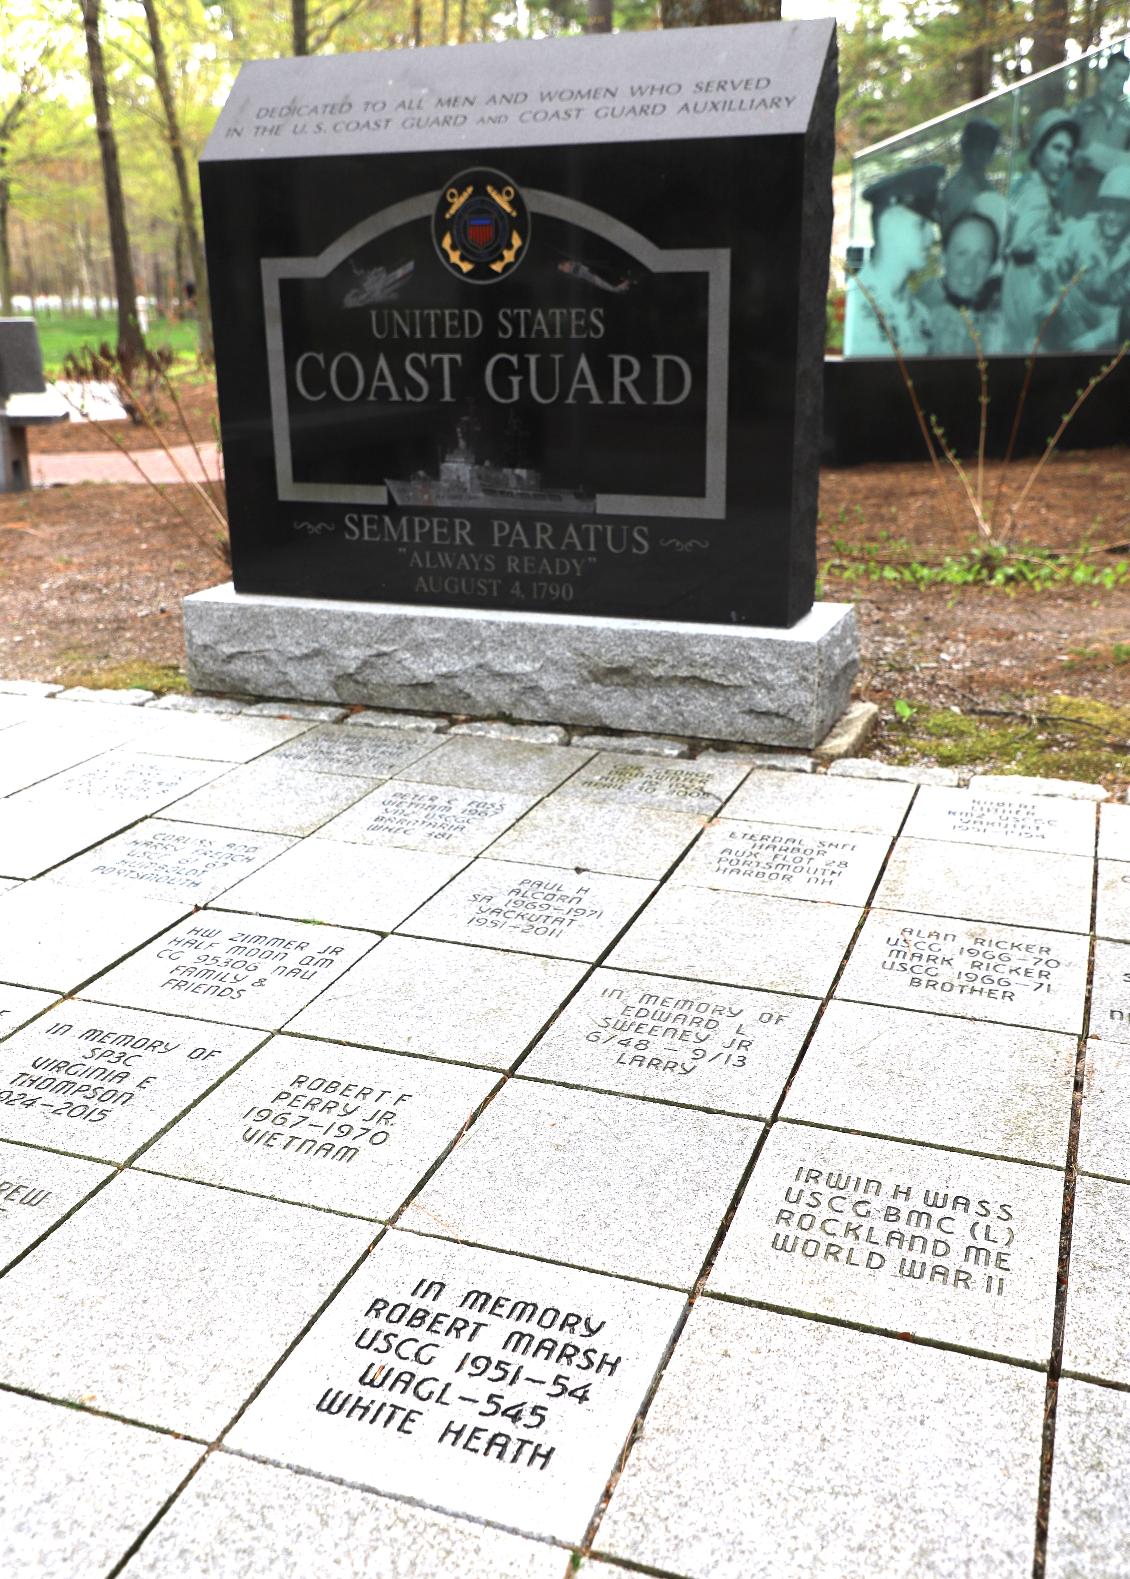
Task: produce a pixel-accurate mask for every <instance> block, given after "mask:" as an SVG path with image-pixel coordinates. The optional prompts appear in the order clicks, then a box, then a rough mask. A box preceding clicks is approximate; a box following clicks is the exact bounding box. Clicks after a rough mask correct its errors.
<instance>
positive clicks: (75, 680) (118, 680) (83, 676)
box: [59, 653, 189, 695]
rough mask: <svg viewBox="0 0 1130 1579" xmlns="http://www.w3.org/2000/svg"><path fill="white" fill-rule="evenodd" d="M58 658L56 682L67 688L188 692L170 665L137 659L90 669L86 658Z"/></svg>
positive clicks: (175, 668)
mask: <svg viewBox="0 0 1130 1579" xmlns="http://www.w3.org/2000/svg"><path fill="white" fill-rule="evenodd" d="M61 657H62V659H63V663H64V669H63V673H62V674H61V675H60V676H59V679H60V680H61V681H63V682H64V683H65V684H67V685H85V686H87V687H88V688H89V689H90V690H92V691H117V690H124V689H127V688H129V687H133V686H136V687H137V688H138V689H140V690H142V691H156V692H157V693H158V694H159V695H164V694H165V693H166V692H168V691H182V692H183V691H187V690H188V689H189V684H188V681H187V679H186V678H185V676H184V675H183V674H182V673H181V671H180V670H179V669H178V668H177V667H176V666H175V665H174V664H160V663H148V662H146V661H145V660H144V659H140V660H134V661H132V662H128V663H115V664H110V665H108V666H106V667H104V668H103V667H101V666H100V667H98V668H94V667H90V664H91V659H90V658H89V657H88V656H85V655H82V654H76V653H65V654H62V655H61Z"/></svg>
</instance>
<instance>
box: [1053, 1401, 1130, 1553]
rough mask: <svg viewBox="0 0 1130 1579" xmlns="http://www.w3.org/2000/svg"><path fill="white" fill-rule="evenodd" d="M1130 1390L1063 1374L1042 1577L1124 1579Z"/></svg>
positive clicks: (1129, 1483) (1129, 1482)
mask: <svg viewBox="0 0 1130 1579" xmlns="http://www.w3.org/2000/svg"><path fill="white" fill-rule="evenodd" d="M1127 1508H1130V1394H1127V1393H1122V1392H1116V1391H1115V1390H1114V1389H1113V1388H1111V1387H1093V1386H1091V1385H1090V1384H1089V1383H1087V1382H1076V1381H1071V1380H1070V1379H1068V1378H1066V1377H1065V1378H1064V1379H1063V1380H1062V1381H1061V1382H1060V1384H1059V1389H1058V1402H1057V1404H1056V1415H1055V1458H1054V1461H1053V1464H1052V1497H1051V1508H1050V1510H1049V1514H1048V1555H1047V1568H1046V1570H1045V1571H1046V1574H1047V1579H1099V1576H1100V1575H1102V1579H1124V1576H1125V1575H1126V1573H1127V1546H1126V1510H1127Z"/></svg>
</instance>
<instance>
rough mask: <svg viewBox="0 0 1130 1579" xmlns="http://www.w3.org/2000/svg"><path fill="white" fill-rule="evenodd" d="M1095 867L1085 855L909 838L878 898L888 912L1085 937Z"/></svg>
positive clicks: (885, 875)
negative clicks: (963, 918)
mask: <svg viewBox="0 0 1130 1579" xmlns="http://www.w3.org/2000/svg"><path fill="white" fill-rule="evenodd" d="M1092 876H1093V864H1092V862H1091V859H1090V857H1089V856H1085V855H1056V854H1054V853H1052V852H1048V851H1046V852H1044V853H1043V854H1042V855H1041V856H1040V857H1039V859H1038V860H1036V861H1033V859H1032V856H1031V854H1030V853H1029V852H1028V851H1027V850H1001V849H996V848H993V847H990V846H987V845H965V844H958V843H955V842H954V841H952V840H943V839H911V838H902V839H900V840H899V842H898V843H897V844H896V845H895V848H894V850H893V851H892V853H891V858H890V860H889V862H888V863H887V869H886V871H885V872H884V873H883V879H882V882H881V883H880V884H879V889H878V892H877V893H876V895H875V903H876V905H878V906H880V907H881V908H882V909H884V910H911V911H914V912H916V913H918V914H924V915H935V916H969V917H972V918H973V919H975V920H978V921H995V922H1000V923H1002V924H1003V925H1005V926H1016V927H1023V926H1028V927H1055V928H1056V929H1057V930H1063V931H1064V932H1086V931H1088V930H1089V929H1090V925H1091V884H1092Z"/></svg>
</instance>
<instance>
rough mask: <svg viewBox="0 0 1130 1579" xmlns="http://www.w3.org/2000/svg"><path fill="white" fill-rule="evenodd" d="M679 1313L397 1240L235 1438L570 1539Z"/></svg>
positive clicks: (492, 1259)
mask: <svg viewBox="0 0 1130 1579" xmlns="http://www.w3.org/2000/svg"><path fill="white" fill-rule="evenodd" d="M682 1308H683V1300H682V1296H681V1295H678V1294H674V1293H671V1292H670V1291H668V1290H664V1289H656V1288H648V1287H646V1286H644V1285H642V1284H635V1283H625V1282H622V1281H621V1280H619V1279H617V1278H607V1277H596V1276H594V1275H592V1274H591V1273H586V1272H578V1271H574V1270H571V1269H566V1268H563V1267H555V1266H546V1265H544V1264H543V1263H540V1262H535V1261H527V1260H524V1259H522V1258H519V1257H516V1256H503V1255H497V1254H492V1253H491V1252H490V1251H489V1250H480V1249H476V1248H473V1247H471V1246H465V1245H452V1244H448V1243H445V1242H444V1241H442V1240H436V1239H423V1238H419V1237H417V1236H415V1235H408V1234H400V1233H396V1232H395V1231H394V1232H392V1233H389V1234H387V1235H386V1236H385V1238H384V1239H382V1240H381V1243H380V1244H379V1245H378V1246H377V1249H376V1250H375V1251H374V1253H373V1254H372V1255H371V1256H370V1257H369V1258H368V1260H367V1261H366V1262H365V1264H364V1265H363V1266H362V1267H361V1268H360V1269H359V1271H358V1272H357V1273H356V1274H355V1275H354V1276H353V1277H352V1278H351V1279H350V1280H349V1282H348V1283H346V1285H345V1287H344V1288H343V1289H342V1290H341V1291H340V1293H338V1294H337V1295H336V1297H335V1298H334V1300H333V1302H332V1303H331V1304H330V1306H329V1308H328V1309H327V1310H326V1311H325V1313H324V1314H323V1315H322V1316H320V1317H319V1319H318V1320H317V1321H316V1322H315V1324H314V1326H313V1328H312V1329H311V1330H310V1332H309V1333H308V1334H307V1335H306V1336H305V1337H304V1338H303V1340H302V1342H301V1343H300V1344H299V1345H298V1347H297V1348H296V1350H295V1351H294V1353H293V1354H292V1355H291V1356H290V1357H289V1358H288V1360H287V1361H286V1362H285V1363H284V1365H283V1366H282V1367H281V1369H280V1370H279V1372H278V1374H277V1375H276V1376H274V1377H273V1378H272V1380H271V1381H270V1382H269V1383H268V1385H267V1387H266V1388H264V1390H263V1392H262V1394H261V1395H260V1396H259V1397H258V1398H257V1399H256V1400H255V1402H254V1403H253V1404H252V1405H251V1407H250V1408H249V1409H248V1411H247V1413H246V1414H245V1415H244V1416H243V1418H242V1419H241V1420H240V1421H239V1422H238V1424H237V1425H236V1426H235V1428H234V1429H233V1430H232V1432H231V1433H230V1435H229V1437H228V1442H229V1444H230V1445H231V1446H233V1447H235V1448H238V1449H240V1450H241V1451H244V1452H248V1453H252V1454H255V1455H256V1456H259V1457H263V1458H268V1459H271V1460H273V1461H274V1462H276V1463H285V1464H294V1465H298V1466H300V1467H302V1468H306V1469H312V1470H314V1471H316V1472H317V1473H319V1474H323V1475H327V1476H329V1477H334V1478H341V1479H347V1480H349V1481H352V1482H353V1483H354V1484H357V1483H360V1484H362V1485H365V1486H371V1487H373V1488H374V1489H375V1490H378V1491H387V1492H392V1493H394V1494H396V1495H399V1496H405V1497H409V1498H412V1499H420V1500H424V1501H427V1502H430V1503H432V1504H438V1505H439V1506H440V1507H442V1508H446V1509H450V1510H451V1511H453V1512H458V1513H463V1514H469V1515H472V1516H475V1517H478V1518H485V1519H489V1520H491V1521H492V1522H495V1523H500V1524H505V1525H506V1526H508V1527H509V1528H511V1529H518V1530H521V1531H525V1532H528V1533H530V1534H534V1535H544V1536H556V1537H558V1538H559V1539H564V1540H572V1541H576V1540H579V1539H580V1538H581V1536H582V1534H583V1533H584V1530H585V1526H586V1525H587V1523H588V1521H589V1519H590V1517H591V1516H592V1513H593V1510H594V1508H595V1506H596V1503H597V1501H598V1500H599V1498H600V1495H601V1492H602V1491H603V1489H604V1485H605V1482H606V1481H607V1479H608V1477H609V1475H610V1474H611V1473H612V1471H613V1469H614V1468H615V1467H616V1462H617V1458H618V1455H619V1453H620V1451H621V1449H622V1447H623V1443H624V1440H625V1438H626V1436H627V1433H628V1430H629V1428H630V1427H631V1424H632V1421H633V1419H634V1417H635V1414H636V1411H637V1409H638V1408H639V1406H640V1404H641V1403H642V1401H643V1397H644V1394H645V1393H646V1391H647V1388H648V1385H649V1383H650V1382H651V1379H652V1376H653V1374H654V1372H655V1370H656V1367H657V1366H658V1364H659V1361H660V1359H661V1357H662V1355H663V1352H664V1348H665V1346H666V1344H667V1342H668V1340H669V1339H670V1336H671V1333H672V1331H673V1329H674V1326H675V1322H676V1320H677V1319H678V1316H679V1314H680V1312H681V1311H682ZM566 1560H567V1559H566Z"/></svg>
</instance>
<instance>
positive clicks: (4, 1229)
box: [0, 1141, 113, 1268]
mask: <svg viewBox="0 0 1130 1579" xmlns="http://www.w3.org/2000/svg"><path fill="white" fill-rule="evenodd" d="M112 1172H113V1170H112V1169H110V1168H107V1167H105V1166H104V1165H103V1164H101V1163H97V1162H87V1161H86V1160H85V1159H84V1158H79V1157H62V1156H60V1155H59V1154H58V1152H54V1151H40V1150H38V1149H37V1148H36V1147H33V1146H11V1145H9V1144H8V1142H7V1141H0V1268H3V1267H4V1266H6V1265H7V1264H8V1262H9V1261H11V1260H13V1259H14V1257H16V1256H18V1255H19V1254H20V1253H21V1252H22V1251H24V1250H26V1249H27V1247H28V1245H30V1244H33V1243H34V1242H35V1240H37V1239H38V1238H39V1237H40V1235H41V1234H45V1233H46V1232H47V1230H48V1229H49V1228H50V1227H52V1225H53V1224H55V1223H57V1222H58V1221H59V1218H60V1217H63V1216H65V1215H66V1213H67V1212H69V1211H70V1210H71V1208H72V1207H73V1206H77V1205H78V1203H79V1201H81V1200H82V1199H83V1197H84V1196H86V1195H89V1194H90V1192H91V1190H93V1189H94V1188H95V1186H96V1185H98V1184H101V1183H102V1181H103V1179H108V1178H109V1177H110V1174H111V1173H112Z"/></svg>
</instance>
